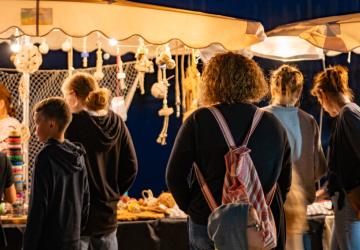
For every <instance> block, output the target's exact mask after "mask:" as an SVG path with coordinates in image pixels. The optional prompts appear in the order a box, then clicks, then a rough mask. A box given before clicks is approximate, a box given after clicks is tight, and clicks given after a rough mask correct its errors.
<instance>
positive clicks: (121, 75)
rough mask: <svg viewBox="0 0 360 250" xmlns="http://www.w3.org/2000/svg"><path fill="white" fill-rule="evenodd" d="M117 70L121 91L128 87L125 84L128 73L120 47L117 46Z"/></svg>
mask: <svg viewBox="0 0 360 250" xmlns="http://www.w3.org/2000/svg"><path fill="white" fill-rule="evenodd" d="M116 72H117V73H116V79H117V80H118V81H120V89H121V91H123V90H125V89H126V85H125V78H126V74H125V73H124V69H123V62H122V60H121V56H120V48H119V47H117V48H116ZM117 95H119V93H117Z"/></svg>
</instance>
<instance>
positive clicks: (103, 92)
mask: <svg viewBox="0 0 360 250" xmlns="http://www.w3.org/2000/svg"><path fill="white" fill-rule="evenodd" d="M61 90H62V92H63V93H65V92H71V91H74V92H75V94H76V96H77V97H78V98H79V99H80V100H81V101H82V102H83V103H84V105H85V106H86V107H87V108H88V109H89V110H93V111H98V110H101V109H106V108H108V106H109V98H110V91H109V90H108V89H107V88H100V87H99V84H98V82H97V81H96V79H95V78H94V77H93V76H92V75H90V74H88V73H83V72H77V73H75V74H74V75H72V76H70V77H68V78H67V79H65V81H64V83H63V85H62V87H61Z"/></svg>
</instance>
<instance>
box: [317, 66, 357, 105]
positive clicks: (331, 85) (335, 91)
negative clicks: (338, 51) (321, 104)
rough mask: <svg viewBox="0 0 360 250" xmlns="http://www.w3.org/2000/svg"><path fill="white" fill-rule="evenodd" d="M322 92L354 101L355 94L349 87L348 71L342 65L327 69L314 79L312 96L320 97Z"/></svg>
mask: <svg viewBox="0 0 360 250" xmlns="http://www.w3.org/2000/svg"><path fill="white" fill-rule="evenodd" d="M320 92H325V93H327V94H330V95H333V96H337V95H339V94H343V95H345V96H346V97H347V98H349V99H350V100H353V99H354V94H353V92H352V90H351V89H350V87H349V75H348V69H347V68H346V67H344V66H341V65H336V66H333V67H329V68H326V69H325V71H322V72H319V73H317V74H316V76H315V77H314V82H313V87H312V89H311V94H312V95H313V96H316V97H320V96H321V95H320Z"/></svg>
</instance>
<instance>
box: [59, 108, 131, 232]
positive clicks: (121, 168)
mask: <svg viewBox="0 0 360 250" xmlns="http://www.w3.org/2000/svg"><path fill="white" fill-rule="evenodd" d="M65 136H66V138H68V139H69V140H71V141H74V142H80V143H81V144H82V145H84V147H85V150H86V155H87V157H86V166H87V170H88V176H89V185H90V195H91V201H90V214H89V220H88V225H87V227H86V230H85V232H84V233H83V235H87V236H91V235H103V234H108V233H111V232H113V231H114V230H115V229H116V227H117V219H116V205H117V202H118V201H119V197H120V195H122V194H123V193H124V192H126V191H127V190H128V189H129V188H130V186H131V185H132V183H133V182H134V180H135V177H136V173H137V159H136V154H135V149H134V145H133V142H132V139H131V136H130V133H129V131H128V129H127V127H126V125H125V123H124V122H123V121H122V120H121V118H120V117H119V116H118V115H116V114H115V113H114V112H112V111H111V110H109V112H108V113H107V114H106V115H105V116H92V115H90V114H89V113H88V112H86V111H81V112H79V113H75V114H73V119H72V122H71V123H70V126H69V127H68V129H67V131H66V134H65Z"/></svg>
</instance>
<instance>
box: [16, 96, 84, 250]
mask: <svg viewBox="0 0 360 250" xmlns="http://www.w3.org/2000/svg"><path fill="white" fill-rule="evenodd" d="M34 119H35V127H36V135H37V137H38V139H39V141H40V142H44V143H45V144H44V146H43V148H42V149H41V150H40V152H39V153H38V155H37V156H36V159H35V166H34V167H35V169H34V173H33V177H32V185H31V189H32V190H31V197H30V204H29V214H28V220H27V224H26V231H25V235H24V243H23V244H24V248H23V249H24V250H42V249H44V250H45V249H46V250H48V249H53V250H56V249H59V250H60V249H67V250H79V249H80V234H81V229H82V228H83V227H84V225H86V221H87V217H88V212H89V198H90V192H89V185H88V180H87V174H86V167H85V159H84V155H85V151H84V149H83V148H82V146H80V145H75V144H73V143H71V142H69V141H68V140H65V138H64V132H65V129H66V127H67V126H68V125H69V123H70V121H71V113H70V110H69V107H68V106H67V104H66V103H65V101H64V100H63V99H62V98H60V97H51V98H47V99H44V100H42V101H41V102H39V103H37V104H36V106H35V115H34Z"/></svg>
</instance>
